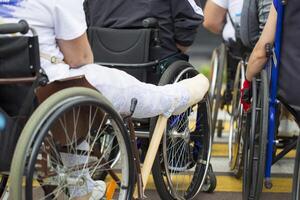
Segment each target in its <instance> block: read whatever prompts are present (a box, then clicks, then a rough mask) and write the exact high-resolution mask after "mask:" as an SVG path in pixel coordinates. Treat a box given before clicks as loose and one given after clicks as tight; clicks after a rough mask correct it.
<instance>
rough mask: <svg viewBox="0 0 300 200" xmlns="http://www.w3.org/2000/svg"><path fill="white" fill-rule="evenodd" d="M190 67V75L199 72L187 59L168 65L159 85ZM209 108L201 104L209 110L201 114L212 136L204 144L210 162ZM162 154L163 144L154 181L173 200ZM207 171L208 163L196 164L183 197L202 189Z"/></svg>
mask: <svg viewBox="0 0 300 200" xmlns="http://www.w3.org/2000/svg"><path fill="white" fill-rule="evenodd" d="M188 68H190V71H189V72H190V74H189V76H188V77H193V76H195V75H197V74H198V72H197V71H196V70H195V69H194V68H193V66H192V65H191V64H189V63H187V62H185V61H177V62H175V63H173V64H171V65H170V66H169V67H168V69H167V70H166V71H165V72H164V74H163V75H162V77H161V79H160V82H159V85H165V84H169V83H173V82H174V79H175V78H176V77H177V76H178V75H179V74H180V73H181V72H182V71H183V70H187V69H188ZM188 77H185V78H188ZM207 101H208V99H207ZM209 108H210V105H209V103H207V102H204V103H202V104H201V106H200V109H202V110H205V112H207V113H204V114H202V115H201V116H202V117H203V121H205V120H206V119H208V124H207V125H206V127H203V131H208V133H209V137H210V138H207V139H208V140H209V141H207V142H206V143H207V144H204V145H207V148H208V149H207V150H206V151H207V152H206V154H207V158H206V159H205V160H207V162H209V160H210V152H208V151H209V148H211V142H212V134H211V132H210V130H211V124H210V121H209V119H210V117H208V115H209V114H210V113H209ZM198 109H199V108H198ZM156 120H157V118H153V119H151V122H150V134H151V135H152V132H153V130H154V127H155V124H156ZM161 154H162V146H160V148H159V152H158V153H157V155H156V157H155V160H154V164H153V168H152V174H153V179H154V183H155V186H156V189H157V192H158V194H159V196H160V198H161V199H164V200H173V199H175V197H174V196H173V195H172V194H171V191H170V187H171V186H170V185H169V184H168V183H167V181H165V179H164V174H165V173H166V172H164V170H165V168H164V164H162V163H161V162H160V160H161V158H160V155H161ZM207 171H208V164H206V165H205V166H204V165H202V164H199V163H197V164H196V167H195V172H194V176H193V178H192V180H191V183H190V185H189V188H188V189H187V191H186V192H185V196H184V197H183V199H191V198H193V197H194V196H195V195H196V194H197V193H198V192H199V191H200V187H201V185H202V184H203V182H204V177H205V176H206V173H207Z"/></svg>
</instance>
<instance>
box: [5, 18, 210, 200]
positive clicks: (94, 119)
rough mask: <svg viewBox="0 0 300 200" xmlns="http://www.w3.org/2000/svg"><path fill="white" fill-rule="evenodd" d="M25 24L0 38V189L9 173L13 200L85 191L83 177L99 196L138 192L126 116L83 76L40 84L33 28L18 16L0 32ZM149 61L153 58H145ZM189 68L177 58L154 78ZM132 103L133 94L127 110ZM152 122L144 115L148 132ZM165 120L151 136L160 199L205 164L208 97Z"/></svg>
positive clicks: (176, 191) (183, 193)
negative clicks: (101, 191)
mask: <svg viewBox="0 0 300 200" xmlns="http://www.w3.org/2000/svg"><path fill="white" fill-rule="evenodd" d="M29 30H30V31H31V32H32V35H33V36H24V35H21V36H13V37H12V36H9V37H6V36H5V35H4V36H3V37H0V44H1V48H0V52H1V54H0V58H1V62H0V66H1V67H0V68H1V73H0V74H1V78H0V84H1V95H2V96H3V97H4V98H2V97H1V104H0V105H1V114H2V115H4V116H5V121H6V126H5V128H4V131H2V132H3V134H1V139H0V141H1V142H3V145H1V148H2V149H1V162H0V168H1V169H0V171H1V182H0V183H1V185H0V188H1V190H0V192H1V195H2V196H5V195H7V194H8V193H7V187H8V186H7V180H8V177H10V184H9V185H10V190H9V197H10V198H12V199H15V200H20V199H28V200H31V199H59V198H63V199H64V198H67V199H68V198H71V197H72V196H73V192H74V188H78V187H79V188H81V189H82V190H84V191H89V187H90V186H89V185H88V181H89V179H93V180H95V181H97V180H102V181H105V182H106V184H107V190H106V194H105V197H106V199H131V198H132V196H133V193H134V189H135V185H136V186H137V190H138V194H137V196H138V197H139V198H143V197H144V196H143V190H144V189H145V185H146V183H147V181H146V180H147V175H146V178H144V174H142V172H143V169H141V168H140V167H139V166H140V163H139V149H138V144H137V142H138V141H136V140H135V139H136V135H135V131H134V125H136V123H131V116H122V117H121V116H120V115H119V114H118V113H117V112H116V111H115V110H114V108H113V106H112V105H111V103H110V102H109V101H108V100H107V99H106V98H105V97H104V96H103V95H102V94H101V93H99V92H98V91H96V90H95V89H94V88H93V86H91V85H90V84H89V83H88V82H87V81H86V80H85V78H84V77H73V78H68V79H64V80H59V81H55V82H52V83H48V79H47V76H46V75H45V74H44V72H43V70H42V69H41V67H40V57H39V48H38V47H39V44H38V36H37V34H36V33H35V31H34V29H32V28H29V26H28V24H27V23H26V22H25V21H21V22H20V23H19V24H3V25H0V34H11V33H22V34H26V33H27V32H28V31H29ZM121 32H122V31H121ZM89 34H90V32H89ZM109 35H110V34H109ZM90 39H91V37H90ZM92 46H93V44H92ZM117 57H118V56H117ZM125 57H126V56H125ZM120 62H121V61H120ZM154 63H155V64H157V61H153V62H152V63H151V64H154ZM113 66H116V65H113ZM118 66H119V65H118ZM120 66H123V67H125V68H128V69H129V70H131V69H132V68H131V69H130V66H133V68H134V69H136V68H137V69H140V68H143V67H145V66H150V65H149V63H148V64H147V63H146V64H143V63H137V64H136V65H131V64H130V63H129V64H128V63H125V64H124V63H123V65H122V64H120ZM135 67H136V68H135ZM151 69H153V68H151ZM141 71H142V73H144V72H145V71H144V70H141ZM137 72H138V71H137ZM197 73H198V72H197V71H196V70H195V69H194V68H193V67H192V66H191V65H190V64H188V63H187V62H183V61H178V62H177V63H174V64H172V65H170V66H169V67H168V69H166V70H165V72H164V73H163V74H162V77H161V80H160V82H159V84H161V85H163V84H167V83H172V82H177V81H180V80H182V79H185V78H188V77H193V76H195V75H196V74H197ZM19 87H20V89H19V90H15V88H19ZM15 91H18V93H16V92H15ZM24 97H25V98H24ZM5 100H6V101H5ZM12 100H16V102H14V101H12ZM135 105H136V102H135V101H134V99H133V103H132V108H131V110H132V113H133V112H134V107H135ZM156 120H157V119H151V121H150V130H153V129H154V127H155V122H156ZM159 120H160V119H158V121H159ZM165 122H166V124H165V125H166V126H165V128H163V136H162V138H163V139H162V140H156V142H155V143H156V144H157V145H158V152H157V154H155V155H154V156H153V155H152V157H153V159H154V164H153V168H152V172H153V174H155V175H154V182H155V185H156V186H157V190H158V192H159V194H160V196H161V198H162V199H191V198H193V197H194V196H195V195H197V193H198V192H199V191H200V188H201V186H202V185H203V184H204V182H205V178H206V174H207V172H208V168H209V161H210V152H211V143H212V134H211V127H210V104H209V99H208V98H205V99H204V100H203V101H201V102H199V103H198V104H197V105H195V106H192V107H191V108H189V109H188V110H187V111H186V112H184V113H183V114H181V115H178V116H172V117H170V118H169V119H166V121H165ZM156 126H157V124H156ZM2 132H1V133H2ZM150 132H152V131H150ZM180 133H185V134H180ZM187 133H188V134H187ZM153 134H155V131H154V132H153ZM137 135H138V134H137ZM187 136H188V137H187ZM152 137H153V138H155V136H152ZM150 147H151V143H150V146H149V148H150ZM179 151H180V152H179ZM151 153H152V152H151V151H149V152H148V153H147V154H151ZM62 158H64V159H62ZM146 161H147V156H146V160H145V162H146ZM151 166H152V164H151ZM143 168H144V166H143ZM150 169H151V168H150ZM187 172H188V173H187ZM147 173H150V171H149V172H146V174H147ZM88 174H89V178H87V175H88ZM142 176H143V177H142ZM143 181H144V182H143ZM72 188H73V190H72Z"/></svg>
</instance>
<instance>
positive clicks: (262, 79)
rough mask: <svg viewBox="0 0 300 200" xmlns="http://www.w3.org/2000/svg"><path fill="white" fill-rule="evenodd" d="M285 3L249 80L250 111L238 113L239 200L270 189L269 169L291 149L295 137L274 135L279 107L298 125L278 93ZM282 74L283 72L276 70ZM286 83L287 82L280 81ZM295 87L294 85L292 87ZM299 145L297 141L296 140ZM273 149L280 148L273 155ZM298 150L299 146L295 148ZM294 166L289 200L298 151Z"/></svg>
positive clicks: (295, 186) (295, 196)
mask: <svg viewBox="0 0 300 200" xmlns="http://www.w3.org/2000/svg"><path fill="white" fill-rule="evenodd" d="M285 3H286V2H285V1H280V3H279V5H278V8H277V28H276V36H275V44H274V49H272V47H271V45H270V44H267V45H266V54H267V57H268V63H267V64H266V66H265V68H264V69H263V70H262V72H261V73H260V74H259V75H258V76H257V77H255V78H254V79H253V81H252V108H251V112H250V113H242V115H241V117H243V118H244V119H245V120H244V121H245V123H244V124H243V126H244V128H243V129H245V130H246V136H245V140H244V142H245V143H244V150H243V152H244V153H243V154H244V171H243V199H260V195H261V192H262V190H263V187H265V188H267V189H271V188H272V181H271V167H272V165H273V164H274V163H276V162H277V161H278V160H280V159H281V158H283V157H284V156H285V155H286V154H287V153H288V152H290V151H291V150H293V149H295V147H296V145H297V140H299V137H298V139H297V136H292V137H285V136H281V135H279V134H278V131H277V129H278V126H279V115H280V107H281V106H284V107H286V108H287V109H288V111H289V112H290V113H291V114H292V115H293V116H294V117H295V119H296V121H297V122H298V125H299V114H298V112H299V111H298V110H297V109H295V107H294V106H293V107H292V106H291V105H289V104H287V103H286V99H287V96H286V95H289V94H285V95H284V94H283V93H280V92H279V91H280V90H281V88H280V86H277V83H278V82H279V80H280V79H279V78H281V77H280V76H279V67H280V59H281V37H282V36H281V35H282V25H283V24H282V19H283V10H284V4H285ZM280 72H281V73H284V69H282V71H280ZM281 81H288V80H281ZM295 87H297V86H295ZM298 143H299V141H298ZM277 148H282V150H281V152H280V153H277V152H276V150H277ZM298 148H299V145H298ZM296 154H297V155H296V162H295V163H296V164H295V167H294V181H293V182H294V184H293V199H299V163H298V162H299V149H297V153H296Z"/></svg>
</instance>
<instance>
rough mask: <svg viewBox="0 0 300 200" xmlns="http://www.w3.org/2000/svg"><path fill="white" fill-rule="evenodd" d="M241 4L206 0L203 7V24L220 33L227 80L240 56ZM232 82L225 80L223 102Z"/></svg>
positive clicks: (228, 96) (236, 0) (232, 0)
mask: <svg viewBox="0 0 300 200" xmlns="http://www.w3.org/2000/svg"><path fill="white" fill-rule="evenodd" d="M242 6H243V0H208V1H207V2H206V5H205V9H204V15H205V18H204V22H203V26H204V27H205V28H206V29H208V30H209V31H211V32H213V33H216V34H221V33H222V37H223V40H224V43H225V45H226V47H227V49H228V51H227V80H233V79H234V77H235V68H236V66H237V65H238V63H239V61H240V59H237V58H236V57H237V56H238V57H241V56H242V54H241V52H242V45H241V42H240V37H239V33H238V32H239V27H240V16H241V11H242ZM232 87H233V83H232V82H231V81H227V86H226V90H225V92H224V96H225V99H224V100H225V103H229V102H230V101H231V99H232V94H231V91H232Z"/></svg>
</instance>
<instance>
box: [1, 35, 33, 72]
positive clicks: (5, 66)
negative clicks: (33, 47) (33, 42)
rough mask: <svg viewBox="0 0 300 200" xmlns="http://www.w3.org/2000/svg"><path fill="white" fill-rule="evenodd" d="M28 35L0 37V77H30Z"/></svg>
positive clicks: (30, 64)
mask: <svg viewBox="0 0 300 200" xmlns="http://www.w3.org/2000/svg"><path fill="white" fill-rule="evenodd" d="M29 40H30V38H29V37H2V38H1V37H0V78H16V77H32V76H34V73H35V69H34V68H33V66H32V63H31V61H30V49H29V46H30V41H29Z"/></svg>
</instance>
